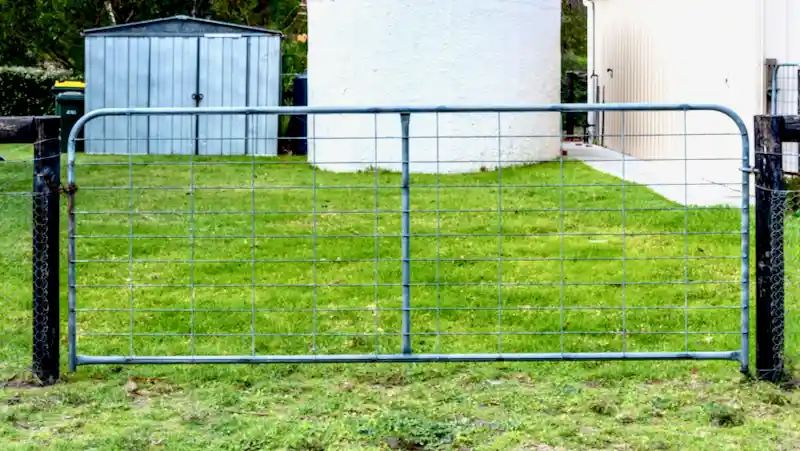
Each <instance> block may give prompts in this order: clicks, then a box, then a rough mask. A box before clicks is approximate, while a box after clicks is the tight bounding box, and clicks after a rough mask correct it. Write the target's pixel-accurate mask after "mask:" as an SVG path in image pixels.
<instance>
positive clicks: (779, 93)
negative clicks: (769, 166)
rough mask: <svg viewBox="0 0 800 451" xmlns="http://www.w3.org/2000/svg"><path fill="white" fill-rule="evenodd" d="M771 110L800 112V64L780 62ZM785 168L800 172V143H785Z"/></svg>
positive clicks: (775, 72) (781, 113)
mask: <svg viewBox="0 0 800 451" xmlns="http://www.w3.org/2000/svg"><path fill="white" fill-rule="evenodd" d="M770 111H771V113H772V115H773V116H785V115H796V114H800V64H794V63H785V64H778V65H776V66H775V68H774V69H773V73H772V92H771V105H770ZM783 155H784V158H783V168H784V171H786V172H791V173H795V174H798V173H800V157H799V155H800V144H798V143H796V142H786V143H783Z"/></svg>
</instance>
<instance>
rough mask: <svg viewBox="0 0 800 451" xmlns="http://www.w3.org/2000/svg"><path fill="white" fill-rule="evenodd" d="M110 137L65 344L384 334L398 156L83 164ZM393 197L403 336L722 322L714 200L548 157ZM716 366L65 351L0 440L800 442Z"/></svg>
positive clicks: (722, 326) (726, 248)
mask: <svg viewBox="0 0 800 451" xmlns="http://www.w3.org/2000/svg"><path fill="white" fill-rule="evenodd" d="M0 150H2V149H0ZM26 152H29V151H23V150H19V151H17V152H16V153H17V154H19V156H20V157H23V156H25V155H29V153H26ZM5 154H11V152H9V151H8V150H6V151H5ZM0 155H4V152H2V151H0ZM6 158H9V156H8V155H6ZM127 161H128V159H127V157H103V158H100V157H92V156H85V155H81V156H80V160H79V162H80V163H82V165H81V166H79V167H78V175H77V181H78V186H79V189H80V191H79V193H78V200H77V202H76V206H75V208H76V210H77V212H78V226H77V233H78V235H79V238H78V240H77V258H78V263H76V264H77V274H78V285H79V287H78V308H79V312H78V331H79V335H80V336H79V339H78V350H79V353H80V354H85V355H131V354H133V355H173V356H175V355H192V354H194V355H267V354H279V355H298V354H309V353H314V352H316V353H318V354H368V353H376V352H378V353H384V354H396V353H399V352H400V345H401V336H400V331H401V317H402V314H401V310H400V307H401V300H402V287H401V286H400V283H401V260H400V257H401V253H400V249H401V235H400V231H401V229H400V219H401V215H400V208H401V197H400V190H399V188H398V186H399V184H400V176H399V174H394V173H387V172H378V173H375V172H371V171H368V172H364V173H359V174H352V173H347V174H337V173H331V172H325V171H314V170H313V169H312V168H310V167H309V166H307V165H304V164H297V163H300V162H301V160H298V159H284V158H281V159H279V160H271V161H272V162H273V163H278V162H281V163H287V164H255V165H254V164H252V161H251V160H250V159H249V158H235V157H233V158H227V159H225V160H224V161H225V162H226V164H216V163H219V162H221V161H223V160H221V159H210V158H195V159H194V161H195V163H198V164H195V165H192V166H189V165H187V164H185V163H186V162H187V161H188V160H187V159H186V158H183V157H136V158H135V159H134V162H136V163H137V164H136V165H134V166H128V165H127V164H123V165H109V164H104V165H94V164H96V163H101V162H102V163H115V162H116V163H124V162H127ZM154 162H168V163H170V164H152V163H154ZM258 162H259V163H264V162H270V160H258ZM139 163H151V164H139ZM500 177H501V178H502V185H503V187H502V188H499V187H498V179H499V178H500ZM19 183H21V184H20V187H21V188H22V187H26V186H29V185H25V184H24V183H22V182H19ZM25 183H28V182H25ZM131 183H132V185H133V187H134V189H133V190H131V189H129V187H130V185H131ZM314 184H316V186H317V189H316V190H312V189H309V188H310V187H311V186H314ZM561 184H565V185H579V186H567V187H566V188H563V189H562V188H560V187H557V186H554V185H561ZM192 185H193V186H194V187H195V189H194V190H192V189H190V186H192ZM252 185H256V186H257V189H255V190H253V189H252ZM515 185H516V186H515ZM266 187H270V188H266ZM376 187H377V189H376ZM109 188H111V189H109ZM622 205H624V206H625V212H624V213H623V211H622V208H621V207H622ZM23 206H24V205H23ZM131 206H132V207H133V211H134V214H130V213H129V209H130V207H131ZM498 206H500V209H501V210H502V212H501V213H498ZM64 207H65V206H62V208H64ZM253 210H255V212H256V213H255V214H253ZM314 210H315V211H316V215H313V214H311V212H312V211H314ZM411 210H412V213H411V232H412V234H414V236H413V237H412V238H411V256H412V263H411V299H412V311H411V330H412V333H413V337H412V345H413V348H414V352H416V353H434V352H439V353H467V352H478V353H494V352H508V353H517V352H518V353H529V352H561V351H564V352H598V351H611V352H619V351H622V350H627V351H684V350H690V351H714V350H734V349H737V348H738V346H739V340H740V339H739V335H738V330H739V319H740V312H739V309H738V308H737V307H738V305H739V302H740V300H739V289H740V285H739V280H740V279H739V265H740V262H739V260H738V255H739V252H740V236H739V234H738V230H739V213H738V211H737V210H735V209H730V210H722V209H688V210H686V209H682V208H680V206H678V205H676V204H673V203H671V202H668V201H666V200H664V199H662V198H660V197H658V196H656V195H655V194H653V193H652V192H651V191H650V190H648V189H647V188H644V187H639V186H635V185H625V186H624V187H623V186H622V184H621V182H620V181H619V180H618V179H614V178H612V177H609V176H605V175H603V174H600V173H597V172H595V171H592V170H591V169H589V168H587V167H586V166H584V165H582V164H580V163H576V162H566V163H564V165H563V166H562V165H560V164H559V163H548V164H541V165H536V166H530V167H519V168H514V169H503V170H502V171H501V174H498V172H496V171H486V172H480V173H476V174H462V175H441V176H438V177H437V176H436V175H413V176H412V189H411ZM14 211H15V214H14V215H13V216H7V217H4V219H0V224H4V227H8V228H9V230H10V232H9V233H7V234H4V236H3V237H2V240H3V241H2V245H3V248H4V249H10V250H13V251H14V252H16V253H17V255H19V256H20V258H19V259H17V260H3V261H0V265H1V266H0V271H2V274H3V281H4V283H5V285H4V286H3V289H4V290H5V291H4V293H9V295H8V296H7V298H9V299H11V301H14V302H11V303H10V304H9V305H11V307H7V308H5V311H4V312H3V313H4V317H5V318H6V319H4V321H3V333H4V336H11V337H12V338H11V341H10V342H9V343H7V344H6V345H5V346H4V347H3V349H2V350H1V351H0V352H2V356H3V359H4V360H5V361H7V362H9V363H8V364H7V365H5V368H4V370H3V371H5V373H6V374H9V376H8V378H11V374H10V373H11V372H15V371H17V370H19V369H20V368H22V365H23V364H24V362H25V359H26V358H27V356H26V355H25V352H24V350H25V349H27V348H26V345H27V343H29V340H30V325H29V324H30V312H29V305H30V304H29V300H28V299H29V290H30V276H29V275H27V276H26V268H28V267H29V266H26V265H28V264H29V263H27V262H25V261H24V255H25V249H26V246H29V239H28V238H27V235H26V234H27V233H29V232H27V230H26V228H25V218H26V216H25V215H26V214H28V213H27V212H26V211H25V210H24V209H23V208H20V209H18V210H14ZM376 211H377V213H376ZM11 217H13V218H15V220H14V221H11V224H12V225H11V226H8V225H6V224H7V223H8V221H7V220H6V219H5V218H11ZM4 220H5V221H6V222H3V221H4ZM64 225H66V220H64ZM684 230H689V232H690V234H684V233H682V232H683V231H684ZM623 232H625V234H624V235H623ZM64 235H66V233H64ZM131 235H132V236H133V237H134V239H130V238H129V236H131ZM254 237H255V238H254ZM64 249H66V247H64ZM623 257H624V259H623ZM65 260H66V258H64V261H65ZM100 260H102V261H100ZM63 266H64V267H63V268H62V274H63V276H62V285H63V287H64V289H66V272H65V269H66V265H65V264H64V265H63ZM7 274H9V275H12V277H7V276H6V275H7ZM26 277H27V278H26ZM131 287H133V288H131ZM64 292H66V290H64ZM63 299H64V303H66V296H64V298H63ZM62 311H63V312H64V313H66V308H63V309H62ZM64 316H66V315H64ZM65 325H66V323H65ZM623 332H624V333H623ZM65 349H66V348H65ZM21 350H22V351H23V352H20V351H21ZM737 371H738V365H737V364H736V363H735V362H606V363H601V362H584V363H577V362H570V363H508V362H506V363H494V364H486V363H481V364H466V363H464V364H413V365H411V364H403V365H401V364H382V365H378V364H368V365H262V366H224V365H209V366H169V367H157V366H132V367H113V366H112V367H80V368H79V369H78V372H77V373H75V374H67V375H66V376H65V378H64V382H63V383H60V384H57V385H56V386H54V387H50V388H31V387H26V386H25V385H24V384H21V383H20V380H19V379H11V380H10V382H9V383H8V384H6V385H7V386H6V387H5V388H4V389H3V391H2V396H3V397H4V399H5V403H4V405H0V437H2V440H3V441H4V442H5V443H6V444H7V446H6V448H8V449H37V448H40V447H43V446H48V447H52V448H56V449H104V450H106V449H236V450H240V449H253V450H255V449H309V450H317V449H498V450H500V449H503V450H505V449H520V450H521V449H536V450H551V449H570V450H571V449H575V450H578V449H580V450H583V449H765V450H766V449H795V448H797V447H798V446H800V433H798V431H797V428H796V427H794V425H795V424H796V422H797V421H798V420H800V415H799V414H798V413H797V411H796V408H795V407H793V405H796V403H797V402H800V398H798V395H796V394H795V393H792V392H785V391H781V390H780V389H778V388H776V387H772V386H769V385H766V384H760V383H755V382H752V381H750V380H748V379H743V378H741V376H739V375H738V372H737Z"/></svg>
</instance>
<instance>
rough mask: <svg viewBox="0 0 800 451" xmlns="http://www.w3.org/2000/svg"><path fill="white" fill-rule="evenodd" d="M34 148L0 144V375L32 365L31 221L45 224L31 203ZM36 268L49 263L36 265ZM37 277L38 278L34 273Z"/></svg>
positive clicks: (20, 374) (19, 373)
mask: <svg viewBox="0 0 800 451" xmlns="http://www.w3.org/2000/svg"><path fill="white" fill-rule="evenodd" d="M32 154H33V150H32V146H31V145H30V144H21V145H20V144H15V145H0V157H2V158H3V160H2V161H0V315H2V320H0V380H2V381H9V380H11V379H13V378H18V377H26V376H27V374H29V373H30V372H31V370H32V368H31V353H32V343H33V336H32V327H31V324H32V321H33V319H32V312H33V305H32V297H31V287H32V285H33V282H34V277H33V271H32V268H33V258H34V256H33V252H32V243H31V236H32V230H33V225H34V223H35V222H36V223H38V224H39V226H40V227H41V226H44V225H45V223H44V221H43V220H42V218H43V215H42V212H41V211H34V209H33V208H32V205H33V196H34V194H33V191H32V187H33V173H34V171H33V155H32ZM39 269H40V270H41V271H48V269H49V268H47V267H46V265H44V266H40V267H39ZM37 280H42V279H41V278H38V279H37Z"/></svg>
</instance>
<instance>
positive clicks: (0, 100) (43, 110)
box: [0, 67, 81, 116]
mask: <svg viewBox="0 0 800 451" xmlns="http://www.w3.org/2000/svg"><path fill="white" fill-rule="evenodd" d="M75 79H78V80H80V79H81V78H80V77H77V78H76V76H75V75H74V74H73V73H72V72H71V71H68V70H62V69H43V68H38V67H0V116H40V115H45V114H54V113H55V95H54V93H53V92H52V88H53V85H54V84H55V82H56V81H59V80H75Z"/></svg>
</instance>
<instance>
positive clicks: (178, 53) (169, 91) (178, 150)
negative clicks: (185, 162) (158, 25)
mask: <svg viewBox="0 0 800 451" xmlns="http://www.w3.org/2000/svg"><path fill="white" fill-rule="evenodd" d="M197 44H198V38H193V37H187V38H183V37H165V38H157V37H153V38H150V101H149V104H150V106H151V107H193V106H194V105H195V101H194V100H193V99H192V96H193V94H194V93H195V92H196V89H197ZM148 126H149V133H148V135H149V140H148V144H149V153H150V154H156V155H173V154H174V155H188V154H191V153H194V152H195V140H196V123H195V118H194V117H193V116H150V118H149V124H148Z"/></svg>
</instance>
